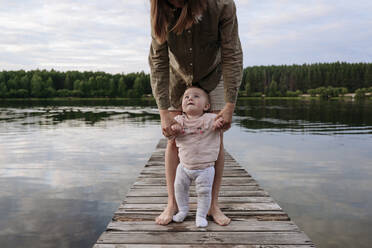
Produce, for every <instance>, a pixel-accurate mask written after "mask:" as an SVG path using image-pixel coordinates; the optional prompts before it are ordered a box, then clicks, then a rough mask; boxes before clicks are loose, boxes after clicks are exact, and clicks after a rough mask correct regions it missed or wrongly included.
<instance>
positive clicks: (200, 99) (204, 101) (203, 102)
mask: <svg viewBox="0 0 372 248" xmlns="http://www.w3.org/2000/svg"><path fill="white" fill-rule="evenodd" d="M208 109H209V102H208V95H207V93H205V92H204V91H203V90H202V89H199V88H190V89H187V90H186V91H185V93H184V95H183V98H182V111H183V112H185V113H186V114H187V115H193V116H199V115H202V114H203V113H204V111H207V110H208Z"/></svg>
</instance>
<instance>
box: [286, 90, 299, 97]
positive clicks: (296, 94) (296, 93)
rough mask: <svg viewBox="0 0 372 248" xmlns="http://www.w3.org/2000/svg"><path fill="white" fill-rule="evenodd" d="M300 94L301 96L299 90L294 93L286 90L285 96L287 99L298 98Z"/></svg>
mask: <svg viewBox="0 0 372 248" xmlns="http://www.w3.org/2000/svg"><path fill="white" fill-rule="evenodd" d="M301 94H302V92H301V91H300V90H296V91H290V90H287V92H286V94H285V96H287V97H298V96H299V95H301Z"/></svg>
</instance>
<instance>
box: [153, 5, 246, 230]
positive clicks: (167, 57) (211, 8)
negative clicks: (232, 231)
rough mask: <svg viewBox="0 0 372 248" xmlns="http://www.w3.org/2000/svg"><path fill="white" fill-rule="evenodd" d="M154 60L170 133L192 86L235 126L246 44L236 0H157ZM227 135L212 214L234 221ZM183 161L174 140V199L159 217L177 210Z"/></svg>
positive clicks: (169, 160) (169, 173) (222, 221)
mask: <svg viewBox="0 0 372 248" xmlns="http://www.w3.org/2000/svg"><path fill="white" fill-rule="evenodd" d="M151 31H152V32H151V34H152V42H151V47H150V55H149V64H150V68H151V87H152V91H153V94H154V97H155V99H156V103H157V105H158V108H159V112H160V118H161V128H162V131H163V134H164V136H166V137H169V136H172V135H174V131H172V129H171V125H172V124H174V123H175V121H174V116H176V115H178V114H180V111H181V100H182V95H183V93H184V91H185V89H186V88H187V87H188V86H191V85H196V86H199V87H201V88H203V89H204V90H206V91H207V92H209V95H210V100H211V108H212V110H213V112H215V113H217V114H218V115H217V118H219V117H222V118H223V129H224V130H225V131H226V130H227V129H229V128H230V126H231V121H232V115H233V112H234V108H235V102H236V98H237V92H238V88H239V86H240V83H241V79H242V72H243V68H242V67H243V66H242V64H243V62H242V58H243V55H242V49H241V45H240V40H239V35H238V23H237V17H236V8H235V3H234V1H233V0H151ZM223 151H224V149H223V137H222V135H221V148H220V153H219V155H218V159H217V161H216V164H215V177H214V184H213V189H212V202H211V207H210V210H209V215H211V216H212V217H213V220H214V221H215V222H216V223H217V224H219V225H228V224H229V223H230V219H229V218H228V217H226V216H225V215H224V214H223V213H222V211H221V210H220V208H219V206H218V194H219V189H220V186H221V181H222V174H223V168H224V152H223ZM178 163H179V158H178V150H177V148H176V145H175V142H174V140H172V141H168V144H167V148H166V152H165V174H166V181H167V190H168V205H167V207H166V208H165V210H164V211H163V213H162V214H161V215H160V216H158V217H157V218H156V223H158V224H160V225H167V224H168V223H169V222H171V220H172V217H173V215H174V214H175V213H176V212H177V204H176V201H175V196H174V179H175V174H176V169H177V165H178Z"/></svg>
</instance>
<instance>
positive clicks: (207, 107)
mask: <svg viewBox="0 0 372 248" xmlns="http://www.w3.org/2000/svg"><path fill="white" fill-rule="evenodd" d="M210 108H211V105H210V104H209V103H207V104H205V106H204V111H208V110H209V109H210Z"/></svg>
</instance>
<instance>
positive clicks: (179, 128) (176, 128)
mask: <svg viewBox="0 0 372 248" xmlns="http://www.w3.org/2000/svg"><path fill="white" fill-rule="evenodd" d="M171 129H172V130H173V131H174V132H175V136H177V135H179V134H180V133H182V126H181V125H180V124H178V123H176V124H173V125H172V126H171Z"/></svg>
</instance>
